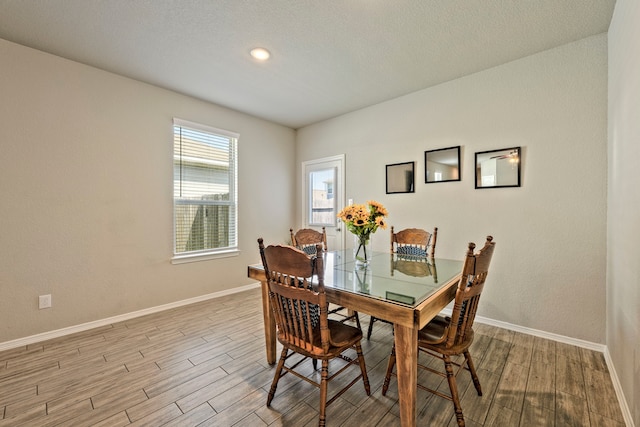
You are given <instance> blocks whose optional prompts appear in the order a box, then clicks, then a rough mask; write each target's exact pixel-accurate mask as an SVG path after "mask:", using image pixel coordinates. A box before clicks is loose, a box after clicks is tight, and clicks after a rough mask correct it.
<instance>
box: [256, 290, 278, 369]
mask: <svg viewBox="0 0 640 427" xmlns="http://www.w3.org/2000/svg"><path fill="white" fill-rule="evenodd" d="M260 285H261V287H262V315H263V316H264V340H265V346H266V350H267V363H269V364H270V365H273V364H275V363H276V320H275V319H274V318H273V312H272V311H271V307H270V305H269V285H268V284H267V282H266V281H264V280H261V281H260Z"/></svg>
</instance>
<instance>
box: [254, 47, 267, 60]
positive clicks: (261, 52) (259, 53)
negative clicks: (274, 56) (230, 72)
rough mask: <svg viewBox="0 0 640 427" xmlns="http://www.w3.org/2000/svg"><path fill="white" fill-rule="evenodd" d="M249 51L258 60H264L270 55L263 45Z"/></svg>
mask: <svg viewBox="0 0 640 427" xmlns="http://www.w3.org/2000/svg"><path fill="white" fill-rule="evenodd" d="M250 53H251V56H253V57H254V58H255V59H257V60H258V61H266V60H267V59H269V57H270V56H271V54H270V53H269V51H268V50H267V49H265V48H263V47H256V48H255V49H251V52H250Z"/></svg>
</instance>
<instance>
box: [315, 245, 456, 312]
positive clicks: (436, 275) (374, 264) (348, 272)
mask: <svg viewBox="0 0 640 427" xmlns="http://www.w3.org/2000/svg"><path fill="white" fill-rule="evenodd" d="M324 267H325V268H324V270H325V274H324V283H325V287H326V288H329V287H332V288H336V289H341V290H344V291H346V292H353V293H357V294H361V295H367V296H369V297H372V298H378V299H382V300H387V301H390V302H394V303H397V304H401V305H406V306H409V307H415V306H417V305H418V304H420V303H421V302H422V301H424V300H425V299H426V298H428V297H429V296H430V295H431V294H433V293H434V292H435V291H437V290H438V289H439V288H440V287H441V286H442V285H444V284H445V283H447V282H449V281H450V280H451V279H452V278H453V277H455V276H456V275H458V274H460V272H461V270H462V261H457V260H450V259H443V258H435V259H432V258H425V257H416V256H409V255H397V254H390V253H386V252H373V255H372V257H371V261H370V262H369V265H368V266H367V267H366V268H359V267H357V266H356V264H355V260H354V257H353V251H352V250H344V251H332V252H326V253H325V254H324Z"/></svg>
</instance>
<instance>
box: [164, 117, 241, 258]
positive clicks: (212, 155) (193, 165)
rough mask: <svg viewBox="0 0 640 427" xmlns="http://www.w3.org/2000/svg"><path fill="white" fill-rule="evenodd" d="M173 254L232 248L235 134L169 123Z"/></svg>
mask: <svg viewBox="0 0 640 427" xmlns="http://www.w3.org/2000/svg"><path fill="white" fill-rule="evenodd" d="M173 137H174V138H173V141H174V143H173V147H174V148H173V162H174V163H173V167H174V173H173V177H174V179H173V200H174V228H175V234H174V241H175V246H174V254H175V255H185V254H198V253H215V252H217V251H223V250H230V249H236V248H237V141H238V135H237V134H235V133H232V132H228V131H224V130H221V129H215V128H210V127H207V126H204V125H199V124H196V123H190V122H186V121H183V120H178V119H174V125H173Z"/></svg>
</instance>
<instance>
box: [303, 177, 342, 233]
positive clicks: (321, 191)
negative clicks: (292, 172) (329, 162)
mask: <svg viewBox="0 0 640 427" xmlns="http://www.w3.org/2000/svg"><path fill="white" fill-rule="evenodd" d="M335 177H336V170H335V168H330V169H321V170H316V171H312V172H309V199H308V200H309V224H313V225H335V223H336V201H335V198H334V197H333V196H334V194H333V191H334V185H335V181H336V180H335Z"/></svg>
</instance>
